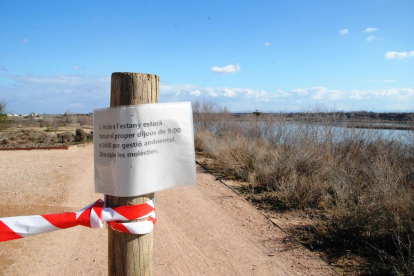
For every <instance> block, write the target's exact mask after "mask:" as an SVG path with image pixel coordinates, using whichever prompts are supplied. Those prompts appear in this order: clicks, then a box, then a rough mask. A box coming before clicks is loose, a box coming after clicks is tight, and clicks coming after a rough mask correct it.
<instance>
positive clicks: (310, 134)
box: [194, 103, 414, 274]
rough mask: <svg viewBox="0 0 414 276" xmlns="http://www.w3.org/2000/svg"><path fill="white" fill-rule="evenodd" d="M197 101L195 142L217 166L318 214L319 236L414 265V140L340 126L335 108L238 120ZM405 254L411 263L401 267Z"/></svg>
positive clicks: (253, 188)
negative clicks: (300, 116) (296, 116)
mask: <svg viewBox="0 0 414 276" xmlns="http://www.w3.org/2000/svg"><path fill="white" fill-rule="evenodd" d="M198 105H199V106H197V108H196V109H195V110H196V111H197V113H195V114H194V120H195V128H196V133H195V145H196V149H197V151H199V152H202V153H203V154H204V155H206V156H208V157H210V158H212V159H213V160H214V162H215V165H216V168H219V169H220V170H221V171H222V172H223V173H225V174H227V175H232V176H235V177H238V178H241V179H243V180H245V181H248V182H249V183H250V192H251V193H252V196H254V197H255V198H256V199H257V198H258V195H263V198H269V197H271V198H272V200H273V202H275V204H278V205H279V206H283V208H295V209H300V210H303V211H304V212H307V213H311V214H312V215H315V214H319V215H318V216H319V217H320V218H323V219H320V220H318V221H319V222H318V224H317V227H316V230H315V231H316V232H318V231H319V233H318V235H317V236H319V238H320V239H321V240H325V242H329V243H333V244H335V243H337V244H341V245H343V244H344V241H349V242H350V243H351V244H359V245H361V246H366V245H367V244H369V245H370V246H371V247H373V248H376V249H377V253H381V252H382V253H381V256H382V260H387V261H384V262H385V263H386V266H385V268H386V269H389V268H390V267H391V268H392V270H393V271H394V273H396V272H395V271H402V272H401V273H405V274H413V273H414V270H409V269H412V268H413V267H414V265H413V261H414V258H413V253H412V252H414V251H413V249H414V244H413V242H412V241H413V237H414V231H413V227H412V225H413V223H412V222H413V221H414V199H413V197H414V190H413V189H414V166H413V163H414V162H413V161H414V143H407V140H405V141H404V140H398V139H395V138H393V137H391V136H387V137H386V136H385V135H384V134H383V133H382V132H380V131H374V130H372V131H368V130H361V129H352V128H343V127H342V128H338V127H337V126H338V125H339V122H338V118H337V117H336V114H333V115H332V116H328V115H324V116H322V117H320V116H319V115H318V114H309V115H308V116H307V117H305V118H304V119H305V120H304V121H305V122H288V120H287V118H283V117H282V118H281V116H278V120H277V121H276V120H272V119H269V118H267V119H266V120H264V121H261V120H260V121H258V118H257V117H255V116H254V117H253V116H247V118H245V120H244V121H238V120H235V119H234V116H233V115H231V114H229V113H228V112H227V111H226V110H225V109H220V108H218V107H217V106H215V105H213V104H206V105H205V104H203V103H201V104H200V103H199V104H198ZM306 118H308V120H309V122H308V123H307V122H306V120H307V119H306ZM315 121H316V122H318V123H315ZM345 123H346V122H345ZM342 124H343V123H341V125H340V126H342ZM413 142H414V140H413ZM280 203H282V204H280ZM396 233H397V234H396ZM384 252H385V253H384ZM384 254H385V255H386V256H387V257H386V258H385V257H384V256H385V255H384ZM401 262H408V263H407V265H405V266H404V268H403V269H399V268H398V269H399V270H398V269H397V267H400V266H401ZM407 269H408V270H407ZM398 273H400V272H398Z"/></svg>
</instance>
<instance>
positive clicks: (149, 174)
mask: <svg viewBox="0 0 414 276" xmlns="http://www.w3.org/2000/svg"><path fill="white" fill-rule="evenodd" d="M93 121H94V128H93V131H94V132H93V134H94V135H93V136H94V161H95V192H97V193H103V194H108V195H113V196H119V197H127V196H139V195H144V194H148V193H153V192H156V191H160V190H165V189H170V188H175V187H183V186H192V185H195V184H196V172H195V151H194V131H193V116H192V109H191V103H190V102H183V103H160V104H143V105H131V106H119V107H110V108H100V109H95V110H94V116H93Z"/></svg>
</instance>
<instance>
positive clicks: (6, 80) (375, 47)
mask: <svg viewBox="0 0 414 276" xmlns="http://www.w3.org/2000/svg"><path fill="white" fill-rule="evenodd" d="M0 23H1V24H0V100H2V101H6V102H7V104H8V109H9V111H10V112H14V113H28V112H37V113H64V112H65V111H67V110H71V111H73V112H76V113H86V112H90V111H92V110H93V109H94V108H101V107H106V106H108V105H109V94H110V76H111V73H113V72H119V71H123V72H143V73H151V74H157V75H159V77H160V80H161V85H160V102H174V101H192V102H193V101H196V100H201V101H203V100H206V101H212V102H217V103H219V104H221V105H222V106H227V107H228V108H229V109H230V110H232V111H252V110H255V109H259V110H263V111H274V112H279V111H301V110H309V109H313V108H316V107H321V106H322V107H324V108H327V109H329V110H332V109H336V110H354V111H356V110H367V111H374V112H375V111H413V110H414V30H413V26H414V1H360V0H358V1H328V0H327V1H240V0H239V1H0Z"/></svg>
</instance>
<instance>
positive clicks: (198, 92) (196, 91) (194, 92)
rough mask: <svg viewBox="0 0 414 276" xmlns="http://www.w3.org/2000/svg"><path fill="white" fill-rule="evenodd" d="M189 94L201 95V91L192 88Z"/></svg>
mask: <svg viewBox="0 0 414 276" xmlns="http://www.w3.org/2000/svg"><path fill="white" fill-rule="evenodd" d="M190 95H193V96H197V97H198V96H200V95H201V92H200V90H198V89H196V90H193V91H191V92H190Z"/></svg>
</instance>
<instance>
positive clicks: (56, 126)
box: [50, 118, 62, 134]
mask: <svg viewBox="0 0 414 276" xmlns="http://www.w3.org/2000/svg"><path fill="white" fill-rule="evenodd" d="M61 124H62V120H61V119H59V118H53V120H52V121H51V123H50V126H51V127H52V128H53V129H54V130H55V134H57V131H58V129H59V127H60V125H61Z"/></svg>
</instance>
